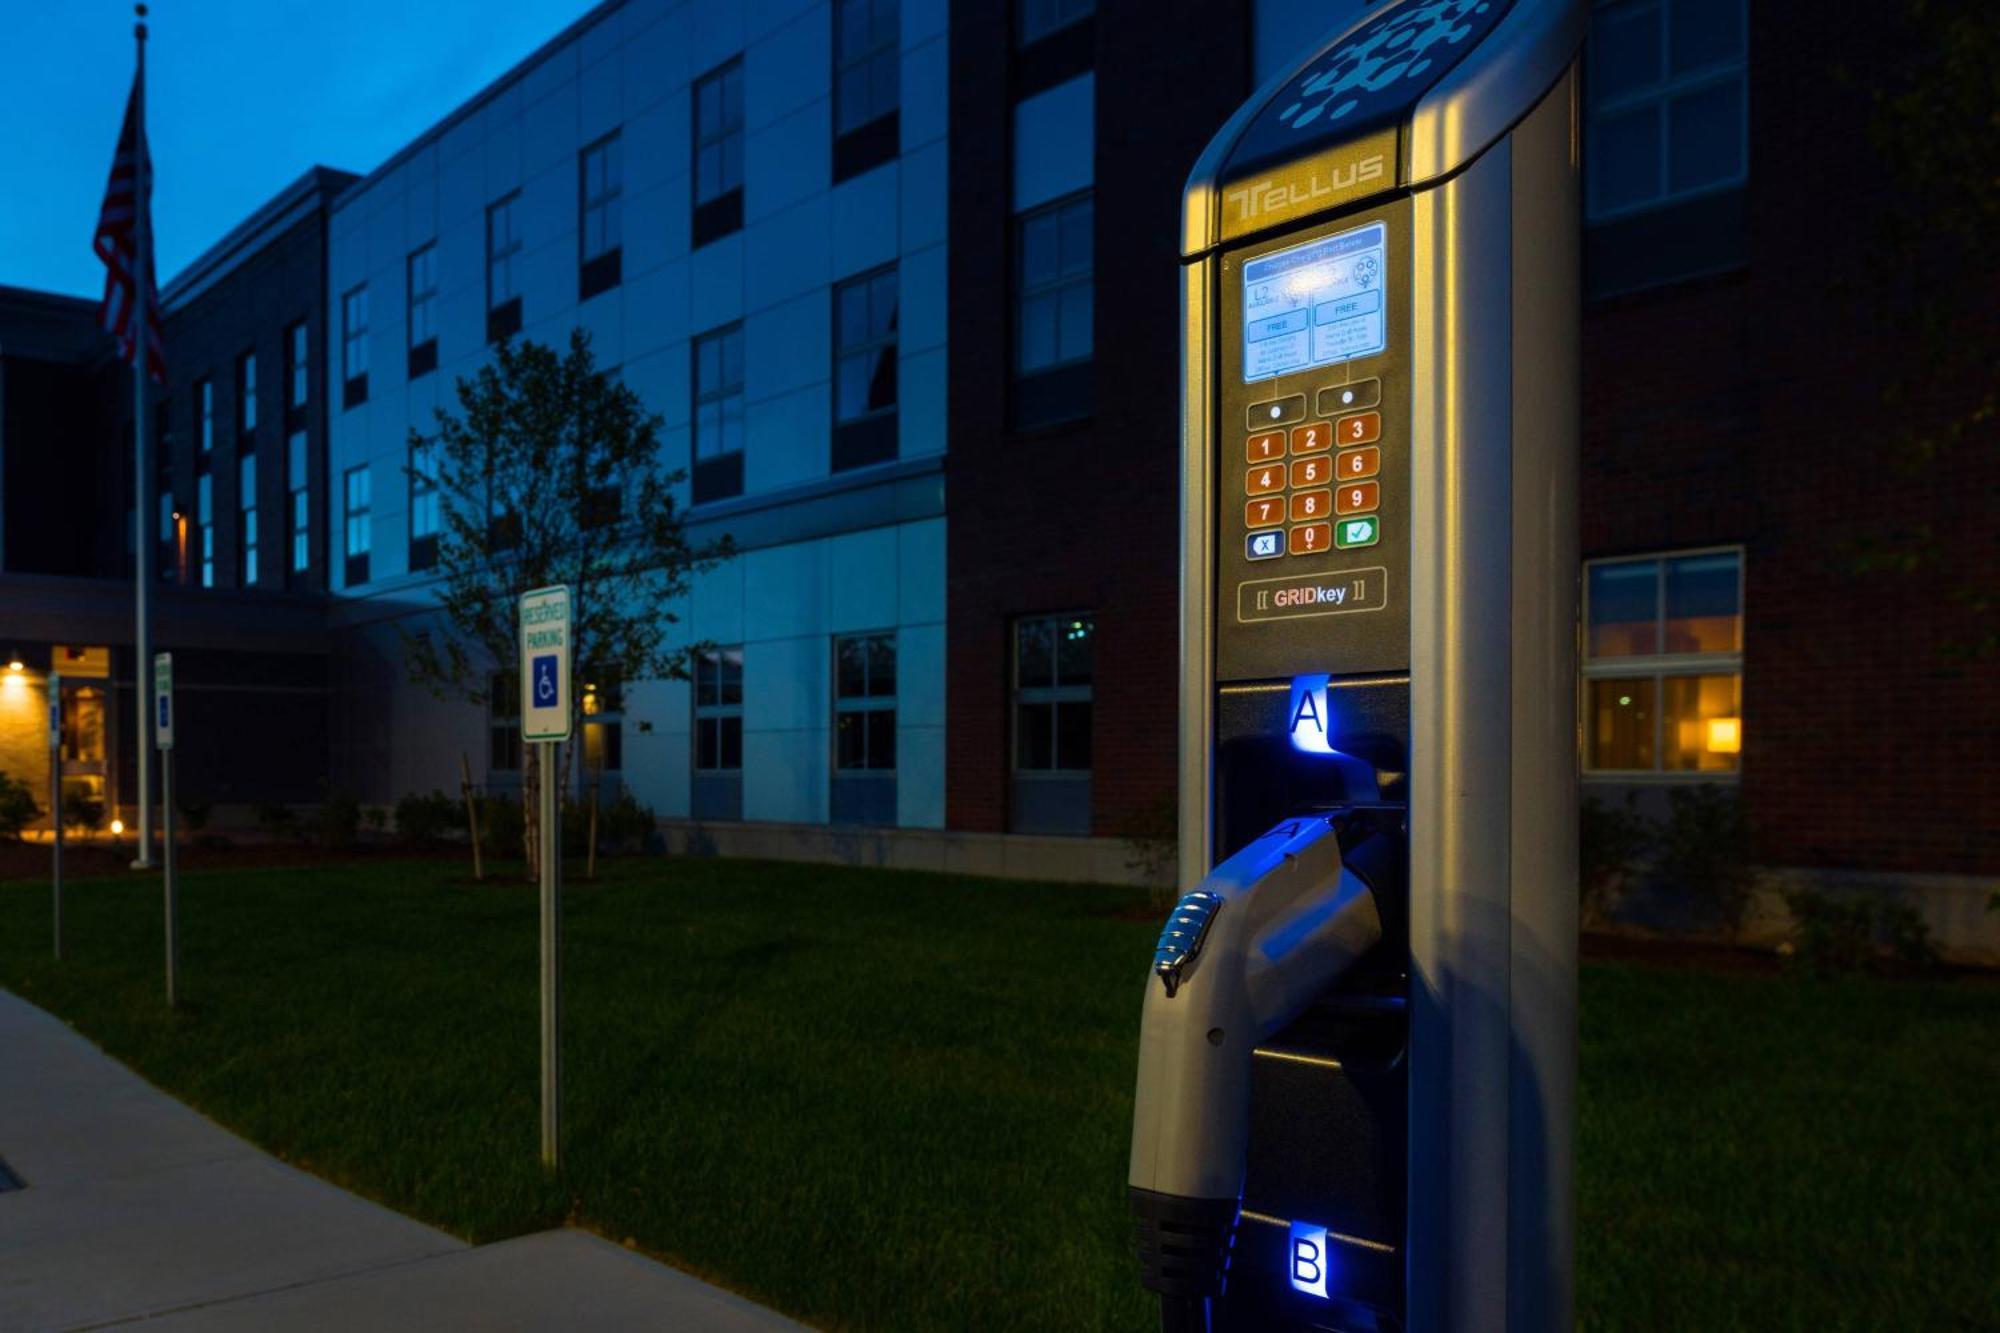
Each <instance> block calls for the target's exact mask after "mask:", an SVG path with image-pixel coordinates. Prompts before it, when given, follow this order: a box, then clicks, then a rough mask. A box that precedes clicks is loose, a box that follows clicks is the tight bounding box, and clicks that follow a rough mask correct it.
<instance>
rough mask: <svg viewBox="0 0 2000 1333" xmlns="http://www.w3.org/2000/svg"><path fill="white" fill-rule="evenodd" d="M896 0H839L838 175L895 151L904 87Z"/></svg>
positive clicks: (836, 45) (836, 14)
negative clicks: (899, 106)
mask: <svg viewBox="0 0 2000 1333" xmlns="http://www.w3.org/2000/svg"><path fill="white" fill-rule="evenodd" d="M897 10H898V3H897V0H834V6H833V25H834V46H833V179H834V180H835V181H844V180H846V179H847V178H848V177H850V176H858V175H860V174H861V173H862V172H864V171H867V170H868V169H869V168H871V167H875V166H879V165H881V164H882V163H884V162H887V161H888V160H889V159H891V158H893V157H894V156H895V155H896V150H897V148H898V146H899V142H900V139H901V134H902V131H901V118H900V116H899V115H898V113H897V108H898V105H899V104H900V102H901V88H902V75H901V71H902V54H903V53H902V24H901V22H900V19H899V17H898V14H897Z"/></svg>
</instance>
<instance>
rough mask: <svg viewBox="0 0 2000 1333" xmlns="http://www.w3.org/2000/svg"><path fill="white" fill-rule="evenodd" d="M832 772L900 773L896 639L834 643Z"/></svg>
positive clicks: (858, 637) (863, 637)
mask: <svg viewBox="0 0 2000 1333" xmlns="http://www.w3.org/2000/svg"><path fill="white" fill-rule="evenodd" d="M833 711H834V724H833V725H834V755H833V766H834V768H836V769H838V770H841V771H843V772H844V771H847V770H851V769H866V770H873V771H888V772H894V771H895V768H896V636H895V635H894V634H853V635H847V636H844V637H842V638H838V639H835V640H834V641H833Z"/></svg>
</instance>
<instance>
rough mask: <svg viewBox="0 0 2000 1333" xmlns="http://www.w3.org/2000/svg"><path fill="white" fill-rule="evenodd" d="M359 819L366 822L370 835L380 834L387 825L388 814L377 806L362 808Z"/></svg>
mask: <svg viewBox="0 0 2000 1333" xmlns="http://www.w3.org/2000/svg"><path fill="white" fill-rule="evenodd" d="M361 818H362V819H363V820H365V821H366V822H367V824H368V831H369V832H370V833H380V832H381V831H382V830H383V829H384V828H387V827H388V824H389V812H388V811H387V810H385V809H384V808H382V807H381V806H379V805H370V806H364V807H362V810H361Z"/></svg>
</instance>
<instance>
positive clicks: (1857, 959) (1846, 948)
mask: <svg viewBox="0 0 2000 1333" xmlns="http://www.w3.org/2000/svg"><path fill="white" fill-rule="evenodd" d="M1785 906H1786V907H1787V908H1788V909H1789V910H1790V911H1791V914H1792V965H1793V966H1794V967H1796V968H1798V969H1799V970H1800V971H1802V972H1804V973H1806V974H1807V975H1810V976H1815V977H1835V976H1852V975H1854V974H1856V973H1860V972H1876V973H1887V974H1909V973H1919V972H1928V971H1930V970H1931V969H1932V968H1935V967H1936V966H1937V963H1938V956H1937V950H1936V949H1935V948H1933V947H1932V945H1931V932H1930V927H1929V926H1927V925H1925V924H1924V919H1923V916H1922V915H1921V914H1920V913H1919V912H1918V911H1917V909H1916V908H1914V907H1912V906H1910V905H1909V904H1908V903H1905V902H1899V901H1897V900H1896V899H1895V898H1893V897H1888V896H1877V895H1873V894H1838V895H1836V894H1828V893H1820V892H1818V891H1816V890H1813V889H1800V890H1797V891H1795V892H1792V893H1788V894H1786V895H1785Z"/></svg>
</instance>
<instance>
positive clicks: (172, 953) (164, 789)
mask: <svg viewBox="0 0 2000 1333" xmlns="http://www.w3.org/2000/svg"><path fill="white" fill-rule="evenodd" d="M153 743H154V744H155V745H156V746H158V747H159V750H160V835H161V843H162V844H163V845H162V849H161V850H162V869H163V872H164V883H165V892H166V917H167V1008H169V1009H172V1008H174V1007H175V1005H177V1004H178V1003H179V995H180V961H181V948H180V920H179V918H180V902H179V895H178V893H177V890H178V888H179V886H178V885H177V884H176V883H175V875H174V655H173V654H172V653H155V654H154V655H153Z"/></svg>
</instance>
